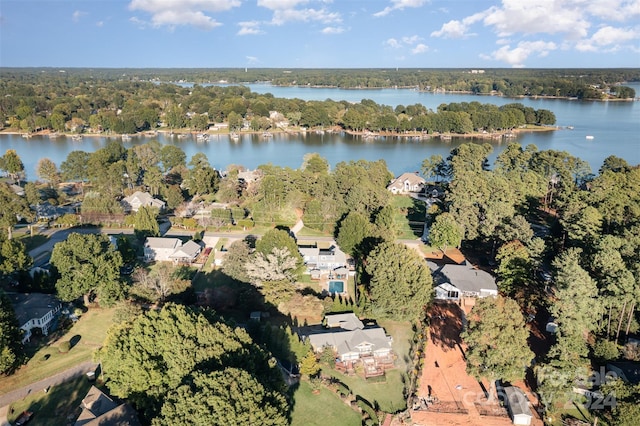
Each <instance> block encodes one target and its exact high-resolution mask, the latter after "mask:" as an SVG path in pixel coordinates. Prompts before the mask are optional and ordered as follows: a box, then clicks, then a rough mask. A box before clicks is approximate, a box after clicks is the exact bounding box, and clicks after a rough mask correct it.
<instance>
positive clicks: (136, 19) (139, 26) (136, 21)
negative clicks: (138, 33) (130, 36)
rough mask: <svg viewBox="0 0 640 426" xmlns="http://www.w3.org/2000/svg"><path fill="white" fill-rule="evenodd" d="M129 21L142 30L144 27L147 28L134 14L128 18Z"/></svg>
mask: <svg viewBox="0 0 640 426" xmlns="http://www.w3.org/2000/svg"><path fill="white" fill-rule="evenodd" d="M129 22H131V23H133V24H136V25H137V26H138V28H139V29H141V30H144V29H145V28H147V23H146V22H145V21H143V20H141V19H138V18H136V17H135V16H132V17H131V18H129Z"/></svg>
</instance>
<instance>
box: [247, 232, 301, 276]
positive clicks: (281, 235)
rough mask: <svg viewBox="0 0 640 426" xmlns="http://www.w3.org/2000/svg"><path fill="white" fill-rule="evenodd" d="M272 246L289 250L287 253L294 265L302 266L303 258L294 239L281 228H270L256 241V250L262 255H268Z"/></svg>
mask: <svg viewBox="0 0 640 426" xmlns="http://www.w3.org/2000/svg"><path fill="white" fill-rule="evenodd" d="M274 248H278V249H283V248H286V249H287V250H289V255H290V256H291V257H293V258H294V259H295V261H296V265H297V266H296V267H300V266H302V263H303V260H302V256H301V255H300V251H299V250H298V245H297V244H296V240H295V239H293V237H292V236H291V235H289V233H288V232H287V231H285V230H283V229H270V230H268V231H267V232H265V233H264V235H263V236H262V237H260V239H259V240H258V241H256V251H257V252H258V253H262V254H263V255H265V256H266V255H269V254H271V253H272V252H273V249H274Z"/></svg>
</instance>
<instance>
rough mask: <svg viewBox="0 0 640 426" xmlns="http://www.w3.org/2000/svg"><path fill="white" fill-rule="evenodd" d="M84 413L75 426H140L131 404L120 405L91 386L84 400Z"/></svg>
mask: <svg viewBox="0 0 640 426" xmlns="http://www.w3.org/2000/svg"><path fill="white" fill-rule="evenodd" d="M81 408H82V411H81V412H80V416H78V419H77V420H76V422H75V423H74V426H98V425H100V426H139V425H140V424H141V423H140V420H139V419H138V414H137V413H136V412H135V410H134V409H133V407H131V406H130V405H129V404H127V403H124V404H119V403H116V402H115V401H114V400H113V399H111V398H110V397H109V396H108V395H107V394H106V393H104V392H102V391H101V390H100V389H98V388H97V387H95V386H91V389H89V392H87V395H86V396H85V397H84V398H83V399H82V404H81Z"/></svg>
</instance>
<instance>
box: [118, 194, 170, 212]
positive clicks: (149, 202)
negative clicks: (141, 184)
mask: <svg viewBox="0 0 640 426" xmlns="http://www.w3.org/2000/svg"><path fill="white" fill-rule="evenodd" d="M165 205H166V203H165V202H164V201H162V200H159V199H157V198H154V197H153V196H152V195H151V194H149V193H148V192H142V191H136V192H134V193H133V194H131V195H129V196H128V197H124V198H123V199H122V207H124V211H125V212H137V211H138V210H139V209H140V207H155V208H157V209H158V210H164V208H165Z"/></svg>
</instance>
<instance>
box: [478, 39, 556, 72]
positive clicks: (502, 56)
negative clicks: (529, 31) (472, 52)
mask: <svg viewBox="0 0 640 426" xmlns="http://www.w3.org/2000/svg"><path fill="white" fill-rule="evenodd" d="M557 48H558V46H557V45H556V44H555V43H553V42H545V41H541V40H540V41H522V42H520V43H518V46H517V47H515V48H513V49H512V48H511V46H510V45H506V46H502V47H501V48H500V49H498V50H496V51H494V52H492V53H491V58H493V59H495V60H498V61H501V62H506V63H508V64H509V65H511V66H512V67H514V68H522V67H523V66H524V62H525V61H526V60H527V58H529V56H531V55H534V54H537V55H538V56H539V57H544V56H547V55H548V54H549V52H550V51H552V50H556V49H557Z"/></svg>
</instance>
